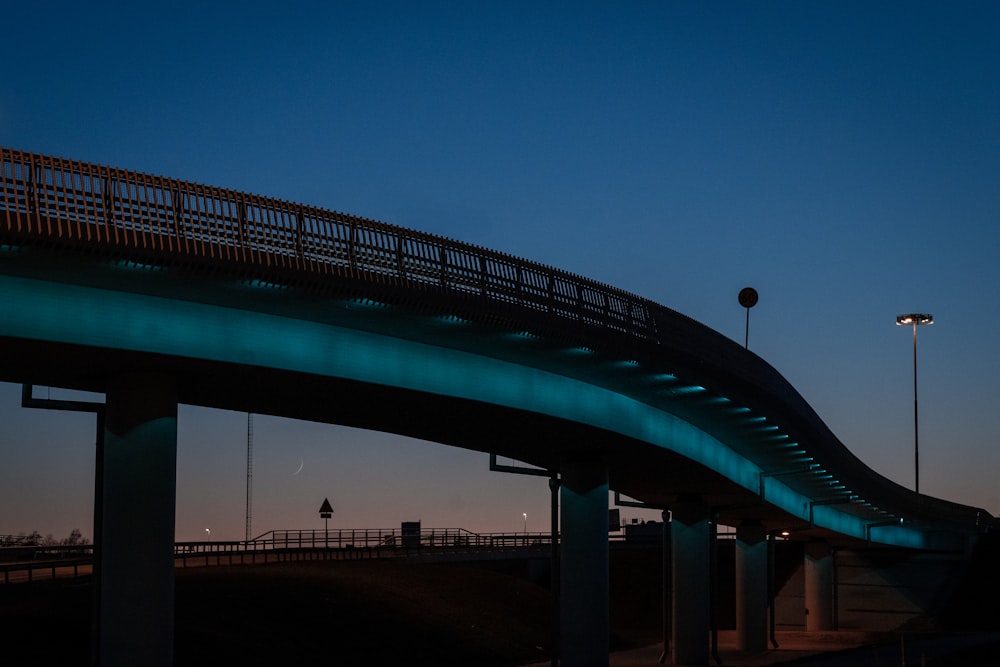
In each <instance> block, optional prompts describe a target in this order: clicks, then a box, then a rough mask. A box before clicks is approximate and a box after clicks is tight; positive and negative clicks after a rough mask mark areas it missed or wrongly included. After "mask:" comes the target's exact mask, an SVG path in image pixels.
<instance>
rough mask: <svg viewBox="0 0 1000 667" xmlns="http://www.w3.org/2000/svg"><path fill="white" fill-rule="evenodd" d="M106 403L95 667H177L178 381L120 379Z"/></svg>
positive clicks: (111, 387)
mask: <svg viewBox="0 0 1000 667" xmlns="http://www.w3.org/2000/svg"><path fill="white" fill-rule="evenodd" d="M106 401H107V403H106V405H107V407H106V413H105V414H106V418H105V426H104V464H103V475H104V480H103V481H104V492H103V501H102V503H101V522H100V526H101V529H100V530H101V532H100V535H99V536H98V539H99V543H98V544H97V547H98V549H99V555H98V558H99V559H100V569H101V580H100V584H99V586H100V590H99V591H98V607H99V612H98V617H99V618H98V625H99V627H98V629H97V632H98V636H99V640H98V645H97V653H98V656H97V658H98V664H100V665H102V666H118V665H122V666H126V665H164V666H167V665H173V653H174V518H175V498H176V478H177V473H176V468H177V465H176V464H177V398H176V392H175V388H174V383H173V381H172V380H171V379H169V378H163V377H159V376H148V375H126V376H121V377H117V378H114V379H113V380H112V381H111V382H110V384H109V386H108V388H107V394H106Z"/></svg>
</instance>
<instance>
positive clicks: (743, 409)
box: [730, 406, 750, 415]
mask: <svg viewBox="0 0 1000 667" xmlns="http://www.w3.org/2000/svg"><path fill="white" fill-rule="evenodd" d="M730 412H732V413H733V414H734V415H740V414H745V413H747V412H750V408H748V407H743V406H741V407H738V408H733V409H732V410H730Z"/></svg>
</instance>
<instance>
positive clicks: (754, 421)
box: [743, 408, 778, 428]
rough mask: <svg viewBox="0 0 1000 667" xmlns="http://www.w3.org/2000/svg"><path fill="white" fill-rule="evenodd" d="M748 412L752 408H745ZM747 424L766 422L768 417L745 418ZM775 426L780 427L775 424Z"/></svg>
mask: <svg viewBox="0 0 1000 667" xmlns="http://www.w3.org/2000/svg"><path fill="white" fill-rule="evenodd" d="M745 409H746V411H747V412H750V408H745ZM743 421H744V422H745V423H747V424H759V423H760V422H766V421H767V417H750V418H749V419H744V420H743ZM774 428H778V427H777V426H775V427H774Z"/></svg>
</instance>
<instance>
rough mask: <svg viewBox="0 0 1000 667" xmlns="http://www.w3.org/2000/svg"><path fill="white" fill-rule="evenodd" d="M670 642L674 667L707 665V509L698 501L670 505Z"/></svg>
mask: <svg viewBox="0 0 1000 667" xmlns="http://www.w3.org/2000/svg"><path fill="white" fill-rule="evenodd" d="M670 510H671V513H672V514H673V522H672V523H671V526H670V542H671V556H672V559H673V573H672V576H671V579H672V582H673V604H674V610H673V614H671V616H672V620H673V632H672V633H671V635H672V639H673V641H672V642H671V648H672V653H673V655H672V658H673V663H674V664H675V665H707V664H708V658H709V655H708V654H709V646H708V643H709V641H708V640H709V633H710V631H711V606H710V604H709V593H710V591H711V569H710V568H709V561H710V558H711V554H710V553H709V540H710V537H711V530H712V529H713V526H712V523H711V521H710V520H709V519H710V508H709V507H708V505H706V504H704V503H703V502H701V500H699V499H685V500H682V501H680V502H678V503H677V504H675V505H673V506H671V508H670Z"/></svg>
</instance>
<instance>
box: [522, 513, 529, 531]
mask: <svg viewBox="0 0 1000 667" xmlns="http://www.w3.org/2000/svg"><path fill="white" fill-rule="evenodd" d="M521 516H523V517H524V534H525V535H527V534H528V513H527V512H521Z"/></svg>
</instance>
